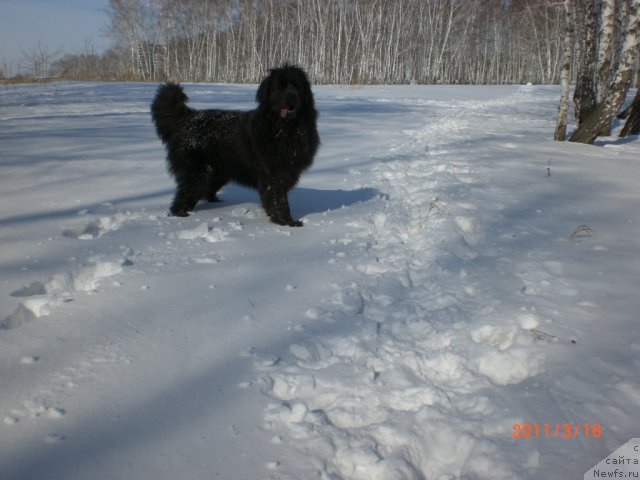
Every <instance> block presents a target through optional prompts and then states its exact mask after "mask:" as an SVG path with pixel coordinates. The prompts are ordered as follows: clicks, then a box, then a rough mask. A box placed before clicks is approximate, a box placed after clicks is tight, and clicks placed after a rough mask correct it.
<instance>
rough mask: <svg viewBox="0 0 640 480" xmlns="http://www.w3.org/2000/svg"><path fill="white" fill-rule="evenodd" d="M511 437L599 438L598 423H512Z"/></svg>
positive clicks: (600, 430)
mask: <svg viewBox="0 0 640 480" xmlns="http://www.w3.org/2000/svg"><path fill="white" fill-rule="evenodd" d="M511 436H512V437H513V438H580V437H582V438H596V439H597V438H600V437H602V427H601V426H600V424H599V423H575V424H573V423H551V424H550V423H514V424H513V431H512V433H511Z"/></svg>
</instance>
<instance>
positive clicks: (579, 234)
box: [569, 225, 593, 242]
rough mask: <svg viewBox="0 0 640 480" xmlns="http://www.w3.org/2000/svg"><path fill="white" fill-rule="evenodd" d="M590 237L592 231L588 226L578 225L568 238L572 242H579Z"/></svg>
mask: <svg viewBox="0 0 640 480" xmlns="http://www.w3.org/2000/svg"><path fill="white" fill-rule="evenodd" d="M592 236H593V230H592V229H591V227H590V226H589V225H580V226H579V227H577V228H576V229H575V230H574V231H573V233H572V234H571V236H570V237H569V238H570V239H571V240H573V241H574V242H581V241H582V240H584V239H585V238H590V237H592Z"/></svg>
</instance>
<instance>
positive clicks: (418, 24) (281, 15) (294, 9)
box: [28, 0, 564, 84]
mask: <svg viewBox="0 0 640 480" xmlns="http://www.w3.org/2000/svg"><path fill="white" fill-rule="evenodd" d="M107 14H108V23H107V25H106V27H105V33H106V34H107V35H108V36H109V37H110V39H111V40H112V45H113V48H112V49H110V50H109V51H108V52H106V53H104V54H97V53H96V52H95V51H94V50H93V49H92V48H90V46H88V47H87V48H86V49H85V51H83V52H81V53H80V54H74V55H71V54H67V55H64V56H62V55H58V56H57V58H56V60H55V61H53V62H51V64H50V66H49V67H48V68H47V72H48V74H49V76H57V77H63V78H67V79H75V80H139V81H162V80H178V81H193V82H244V83H255V82H258V81H259V80H260V79H261V78H262V76H263V75H264V74H265V72H266V71H267V70H268V69H269V68H270V67H272V66H274V65H277V64H281V63H283V62H291V63H296V64H299V65H302V66H304V67H305V69H306V70H307V71H308V73H309V75H310V77H311V79H312V81H313V82H314V83H335V84H401V83H420V84H438V83H440V84H513V83H526V82H532V83H537V84H540V83H545V84H549V83H557V82H558V81H559V75H560V69H561V59H562V33H563V28H564V17H563V11H562V5H561V4H559V3H558V0H511V1H509V2H505V1H502V0H110V1H109V4H108V8H107ZM28 63H29V62H28ZM32 64H33V65H35V64H36V62H32Z"/></svg>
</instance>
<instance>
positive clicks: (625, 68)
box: [569, 0, 640, 143]
mask: <svg viewBox="0 0 640 480" xmlns="http://www.w3.org/2000/svg"><path fill="white" fill-rule="evenodd" d="M605 1H613V0H605ZM625 7H626V8H625V10H626V12H628V13H626V14H625V18H624V25H625V29H624V33H625V34H624V37H623V38H624V40H623V42H622V43H621V48H620V55H619V57H620V61H619V63H618V65H617V68H615V70H614V76H613V81H612V83H611V84H609V85H608V87H607V88H606V89H605V91H604V93H603V95H602V100H601V101H599V102H598V104H597V105H596V106H595V108H594V109H593V111H592V112H591V113H590V114H589V116H588V117H587V118H586V119H585V121H584V122H583V123H582V124H581V125H580V126H579V127H578V128H577V129H576V131H575V132H573V134H572V135H571V138H570V139H569V141H571V142H580V143H593V142H594V141H595V139H596V138H598V136H600V135H601V134H602V132H603V131H605V130H607V129H608V126H609V125H610V124H611V121H612V120H613V118H614V117H615V115H616V113H617V112H618V110H619V109H620V106H621V105H622V103H623V102H624V99H625V96H626V94H627V90H628V89H629V87H630V85H631V79H632V74H633V66H634V61H635V59H636V57H637V54H638V46H639V45H640V41H639V40H640V39H639V36H638V33H639V29H640V16H639V7H640V0H627V3H626V5H625ZM603 11H604V9H603ZM605 73H607V72H602V70H600V71H599V75H600V74H605Z"/></svg>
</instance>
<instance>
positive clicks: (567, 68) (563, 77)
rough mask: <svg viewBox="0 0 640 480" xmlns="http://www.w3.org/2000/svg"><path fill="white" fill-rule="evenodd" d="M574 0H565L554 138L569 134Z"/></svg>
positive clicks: (560, 138)
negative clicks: (559, 90)
mask: <svg viewBox="0 0 640 480" xmlns="http://www.w3.org/2000/svg"><path fill="white" fill-rule="evenodd" d="M572 3H573V2H572V0H564V13H565V22H566V25H565V34H564V53H563V55H562V72H561V74H560V85H561V86H562V94H561V95H560V104H559V105H558V123H557V124H556V132H555V134H554V136H553V139H554V140H559V141H564V139H565V137H566V135H567V112H568V110H569V74H570V73H571V54H572V52H573V30H574V23H573V15H572V13H573V12H572V10H573V5H572Z"/></svg>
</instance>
